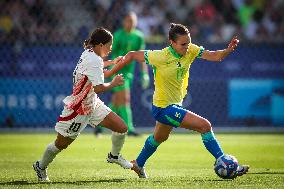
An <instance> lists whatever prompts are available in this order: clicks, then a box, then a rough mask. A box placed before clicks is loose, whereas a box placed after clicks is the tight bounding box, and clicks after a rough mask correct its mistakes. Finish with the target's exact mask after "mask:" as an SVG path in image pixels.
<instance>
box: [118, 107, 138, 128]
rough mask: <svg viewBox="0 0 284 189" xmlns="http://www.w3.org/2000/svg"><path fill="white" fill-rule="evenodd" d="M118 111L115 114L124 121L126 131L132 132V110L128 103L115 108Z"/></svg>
mask: <svg viewBox="0 0 284 189" xmlns="http://www.w3.org/2000/svg"><path fill="white" fill-rule="evenodd" d="M117 110H118V112H117V114H118V115H119V116H120V117H121V118H122V119H123V120H124V121H125V123H126V125H127V127H128V132H133V131H134V130H135V129H134V126H133V120H132V111H131V108H130V106H129V105H126V106H119V107H118V108H117Z"/></svg>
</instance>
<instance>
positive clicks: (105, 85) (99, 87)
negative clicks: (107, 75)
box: [94, 74, 124, 94]
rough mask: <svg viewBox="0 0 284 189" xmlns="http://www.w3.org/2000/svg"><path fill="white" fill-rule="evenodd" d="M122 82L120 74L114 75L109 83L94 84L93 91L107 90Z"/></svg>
mask: <svg viewBox="0 0 284 189" xmlns="http://www.w3.org/2000/svg"><path fill="white" fill-rule="evenodd" d="M123 83H124V79H123V76H122V75H121V74H118V75H116V76H115V77H114V78H113V80H112V81H111V82H109V83H103V84H100V85H96V86H94V91H95V93H97V94H98V93H102V92H105V91H108V90H110V89H112V88H114V87H116V86H120V85H122V84H123Z"/></svg>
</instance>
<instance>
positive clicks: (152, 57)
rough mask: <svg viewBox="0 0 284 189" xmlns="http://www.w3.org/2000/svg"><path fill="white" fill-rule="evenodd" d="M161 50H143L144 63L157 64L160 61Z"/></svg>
mask: <svg viewBox="0 0 284 189" xmlns="http://www.w3.org/2000/svg"><path fill="white" fill-rule="evenodd" d="M162 57H164V56H163V52H162V51H161V50H147V51H145V52H144V58H145V61H146V64H150V65H153V66H157V65H159V63H161V62H162V59H163V58H162Z"/></svg>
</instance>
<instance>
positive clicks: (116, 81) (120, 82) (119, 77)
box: [111, 74, 124, 87]
mask: <svg viewBox="0 0 284 189" xmlns="http://www.w3.org/2000/svg"><path fill="white" fill-rule="evenodd" d="M111 82H112V85H113V86H114V87H116V86H120V85H123V84H124V78H123V75H122V74H118V75H116V76H115V77H114V78H113V80H112V81H111Z"/></svg>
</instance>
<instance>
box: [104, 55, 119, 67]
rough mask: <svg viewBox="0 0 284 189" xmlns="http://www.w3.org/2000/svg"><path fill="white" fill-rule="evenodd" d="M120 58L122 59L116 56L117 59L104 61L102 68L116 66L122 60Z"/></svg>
mask: <svg viewBox="0 0 284 189" xmlns="http://www.w3.org/2000/svg"><path fill="white" fill-rule="evenodd" d="M122 58H123V56H118V57H116V58H115V59H113V60H105V61H104V68H105V67H108V66H111V65H115V64H117V63H118V62H119V61H120V59H122Z"/></svg>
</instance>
